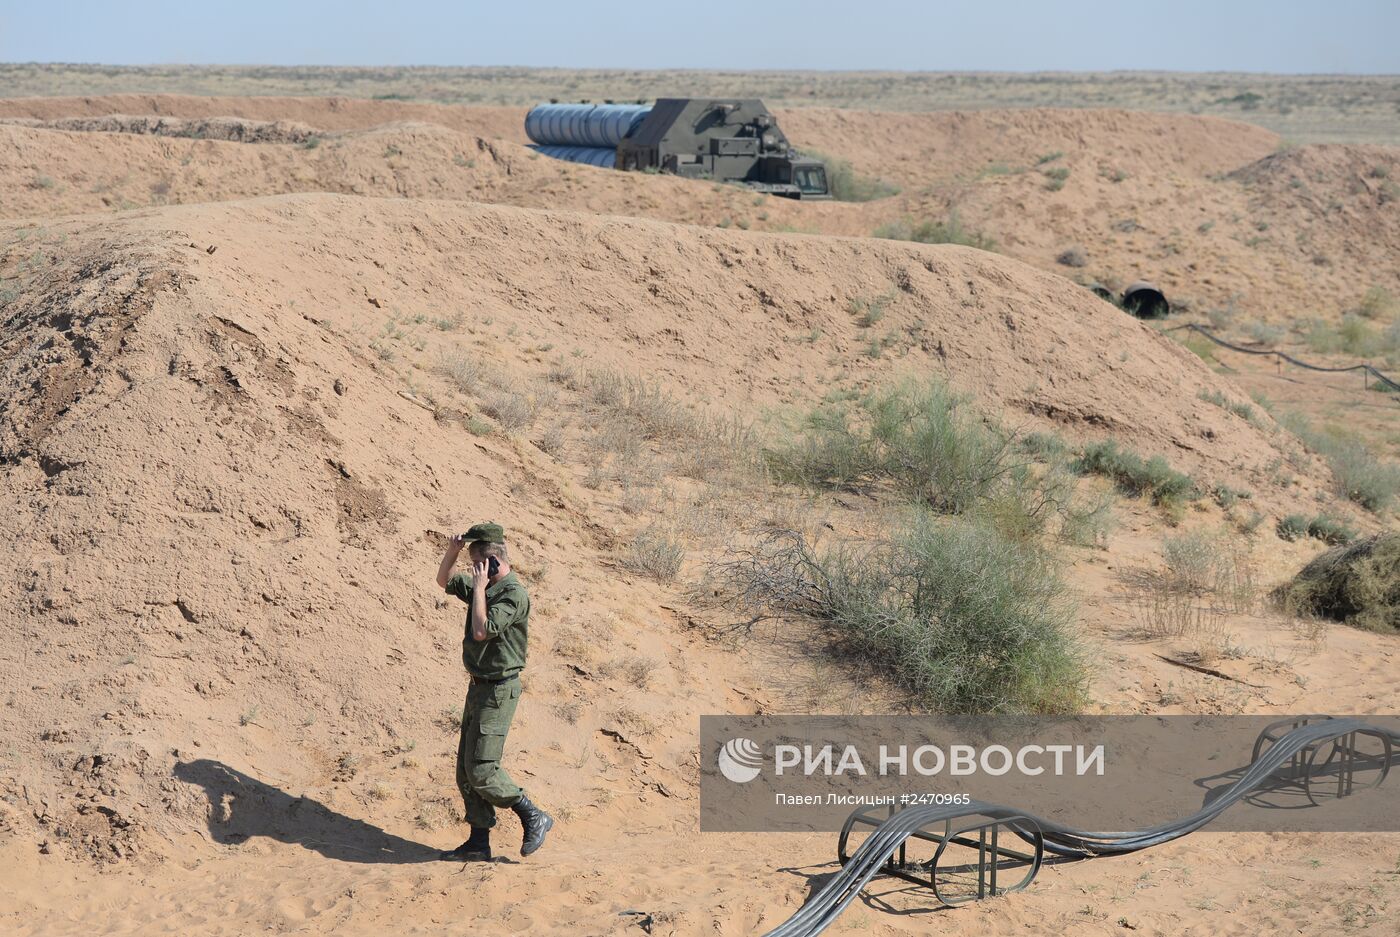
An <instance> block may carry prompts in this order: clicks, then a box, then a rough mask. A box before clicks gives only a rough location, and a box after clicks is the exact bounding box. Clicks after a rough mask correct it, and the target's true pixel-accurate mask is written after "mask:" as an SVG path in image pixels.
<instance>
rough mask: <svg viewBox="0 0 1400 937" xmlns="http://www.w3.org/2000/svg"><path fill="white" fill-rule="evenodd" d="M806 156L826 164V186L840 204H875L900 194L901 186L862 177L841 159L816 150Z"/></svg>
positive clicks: (807, 152)
mask: <svg viewBox="0 0 1400 937" xmlns="http://www.w3.org/2000/svg"><path fill="white" fill-rule="evenodd" d="M805 155H807V156H810V157H811V158H812V159H819V160H821V161H822V162H823V163H825V164H826V184H827V187H828V188H829V189H830V190H831V197H832V198H834V199H836V200H837V201H838V202H873V201H874V200H875V199H878V198H889V197H890V196H891V195H898V194H899V186H897V185H894V184H893V183H890V182H886V181H885V180H883V179H876V178H874V177H871V176H862V175H860V174H859V173H857V172H856V171H855V169H854V168H853V167H852V166H851V164H850V163H849V162H847V161H846V160H844V159H841V158H840V157H837V156H827V155H825V154H823V153H818V152H817V151H815V150H808V151H806V154H805Z"/></svg>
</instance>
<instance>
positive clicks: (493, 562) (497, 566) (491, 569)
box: [486, 556, 501, 576]
mask: <svg viewBox="0 0 1400 937" xmlns="http://www.w3.org/2000/svg"><path fill="white" fill-rule="evenodd" d="M500 571H501V561H500V560H498V559H496V558H495V557H494V556H493V557H489V558H488V559H487V560H486V575H488V576H494V575H496V574H497V573H499V572H500Z"/></svg>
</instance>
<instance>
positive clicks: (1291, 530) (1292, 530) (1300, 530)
mask: <svg viewBox="0 0 1400 937" xmlns="http://www.w3.org/2000/svg"><path fill="white" fill-rule="evenodd" d="M1274 529H1275V530H1276V531H1277V532H1278V535H1279V539H1280V540H1287V541H1288V542H1289V543H1292V542H1294V541H1295V540H1301V539H1302V538H1303V537H1306V536H1307V535H1308V519H1307V518H1306V517H1304V516H1303V515H1302V514H1289V515H1288V516H1286V517H1282V518H1280V519H1279V522H1278V524H1277V526H1276V527H1275V528H1274Z"/></svg>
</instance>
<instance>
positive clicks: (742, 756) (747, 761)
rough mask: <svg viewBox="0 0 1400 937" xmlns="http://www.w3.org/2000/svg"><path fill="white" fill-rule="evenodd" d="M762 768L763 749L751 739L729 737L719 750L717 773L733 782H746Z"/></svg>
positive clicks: (756, 775)
mask: <svg viewBox="0 0 1400 937" xmlns="http://www.w3.org/2000/svg"><path fill="white" fill-rule="evenodd" d="M762 769H763V751H762V749H760V748H759V747H758V743H757V742H755V741H754V740H753V739H744V738H738V739H730V740H729V741H727V742H725V743H724V745H722V746H721V747H720V750H719V773H720V774H722V775H724V776H725V778H727V779H728V780H730V781H733V782H734V783H735V784H746V783H748V782H749V781H752V780H753V779H754V778H756V777H758V774H759V772H760V771H761V770H762Z"/></svg>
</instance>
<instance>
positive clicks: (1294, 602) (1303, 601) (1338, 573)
mask: <svg viewBox="0 0 1400 937" xmlns="http://www.w3.org/2000/svg"><path fill="white" fill-rule="evenodd" d="M1275 597H1276V598H1277V599H1278V600H1279V601H1280V602H1281V603H1282V604H1283V606H1284V608H1285V609H1287V610H1288V611H1290V612H1293V613H1295V614H1301V615H1311V616H1317V617H1320V618H1326V619H1330V620H1331V621H1340V622H1344V623H1346V624H1348V625H1353V626H1355V627H1358V628H1366V629H1368V630H1371V631H1383V632H1394V631H1400V533H1384V534H1376V535H1375V536H1372V537H1367V538H1365V539H1364V540H1358V541H1356V542H1354V543H1351V544H1347V545H1345V546H1337V547H1333V548H1332V549H1330V550H1328V551H1326V552H1325V553H1322V554H1321V555H1319V556H1318V557H1316V558H1314V559H1313V561H1312V562H1310V563H1308V565H1307V566H1304V567H1303V569H1302V570H1301V571H1299V573H1298V575H1296V576H1295V577H1293V580H1292V581H1291V582H1289V583H1287V584H1286V585H1284V586H1282V587H1280V589H1279V590H1278V591H1277V592H1276V593H1275Z"/></svg>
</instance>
